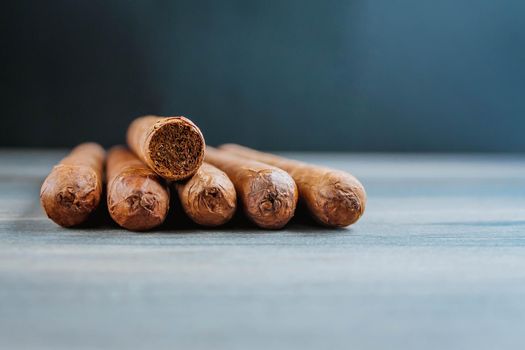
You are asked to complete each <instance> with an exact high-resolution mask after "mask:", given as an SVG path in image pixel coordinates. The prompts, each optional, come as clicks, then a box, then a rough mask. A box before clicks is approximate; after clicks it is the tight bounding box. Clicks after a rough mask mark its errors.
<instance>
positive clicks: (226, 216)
mask: <svg viewBox="0 0 525 350" xmlns="http://www.w3.org/2000/svg"><path fill="white" fill-rule="evenodd" d="M175 187H176V189H177V192H178V194H179V199H180V202H181V205H182V208H183V209H184V211H185V212H186V214H187V215H188V216H189V217H190V218H191V219H192V220H193V221H194V222H196V223H198V224H199V225H203V226H219V225H222V224H225V223H226V222H228V221H229V220H230V219H231V218H232V216H233V214H234V213H235V208H236V206H237V196H236V193H235V188H234V186H233V183H232V182H231V181H230V179H229V178H228V176H227V175H226V174H225V173H224V172H222V171H221V170H219V169H218V168H216V167H214V166H213V165H211V164H208V163H206V162H205V163H202V166H201V167H200V168H199V170H198V171H197V172H196V173H195V175H193V176H192V177H191V178H190V179H188V180H187V181H183V182H177V183H175Z"/></svg>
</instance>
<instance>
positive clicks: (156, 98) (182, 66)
mask: <svg viewBox="0 0 525 350" xmlns="http://www.w3.org/2000/svg"><path fill="white" fill-rule="evenodd" d="M524 14H525V2H524V1H523V0H498V1H496V0H477V1H467V0H440V1H430V0H401V1H391V0H347V1H335V0H323V1H304V0H296V1H246V0H235V1H231V0H225V1H213V0H203V1H198V0H197V1H193V0H187V1H178V0H172V1H146V0H143V1H130V0H103V1H98V0H96V1H94V0H89V1H87V0H85V1H82V0H79V1H66V0H62V1H59V0H58V1H41V0H33V1H25V0H21V1H12V2H10V3H9V4H4V6H3V10H2V11H1V12H0V17H1V26H2V30H1V33H2V34H1V35H2V38H1V39H2V50H1V54H0V60H1V62H0V63H1V65H0V67H1V68H0V72H1V79H0V84H1V85H0V88H1V93H0V99H1V106H2V107H1V116H2V128H1V130H2V135H1V136H2V137H0V146H3V147H64V146H72V145H74V144H76V143H78V142H81V141H85V140H94V141H98V142H101V143H102V144H104V145H105V146H110V145H112V144H115V143H122V142H124V134H125V130H126V127H127V125H128V123H129V122H130V121H131V120H132V119H133V118H134V117H136V116H139V115H143V114H159V115H186V116H188V117H190V118H192V119H193V120H194V121H195V122H196V123H197V124H198V125H199V126H200V127H201V128H202V130H203V132H204V134H205V136H206V138H207V141H208V143H210V144H218V143H223V142H238V143H243V144H246V145H250V146H253V147H257V148H261V149H267V150H319V151H328V150H331V151H409V152H451V151H452V152H487V151H489V152H523V151H525V137H523V134H524V131H525V96H524V94H525V21H524V17H523V16H524Z"/></svg>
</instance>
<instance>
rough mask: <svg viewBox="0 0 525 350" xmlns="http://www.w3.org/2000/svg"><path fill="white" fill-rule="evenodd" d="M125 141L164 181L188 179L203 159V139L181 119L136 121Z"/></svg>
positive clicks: (153, 117) (143, 118) (185, 120)
mask: <svg viewBox="0 0 525 350" xmlns="http://www.w3.org/2000/svg"><path fill="white" fill-rule="evenodd" d="M127 142H128V146H129V148H130V149H131V150H132V151H133V152H134V153H135V154H136V155H137V156H138V157H139V159H140V160H142V162H144V163H145V164H146V165H148V166H149V167H150V168H151V169H153V171H155V172H156V173H157V174H159V175H160V176H162V177H163V178H165V179H167V180H173V181H175V180H182V179H186V178H188V177H190V176H192V175H193V174H195V172H196V171H197V169H198V168H199V167H200V165H201V164H202V161H203V159H204V148H205V142H204V137H203V136H202V133H201V131H200V130H199V128H198V127H197V126H196V125H195V124H194V123H193V122H192V121H191V120H189V119H187V118H184V117H158V116H151V115H149V116H144V117H140V118H137V119H135V120H134V121H133V122H132V123H131V124H130V126H129V128H128V132H127Z"/></svg>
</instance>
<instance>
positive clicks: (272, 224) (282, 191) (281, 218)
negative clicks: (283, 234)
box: [240, 167, 298, 229]
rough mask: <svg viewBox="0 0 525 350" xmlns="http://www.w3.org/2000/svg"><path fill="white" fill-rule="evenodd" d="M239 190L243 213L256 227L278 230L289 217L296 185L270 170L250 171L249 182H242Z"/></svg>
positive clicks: (295, 193)
mask: <svg viewBox="0 0 525 350" xmlns="http://www.w3.org/2000/svg"><path fill="white" fill-rule="evenodd" d="M241 187H242V188H241V189H240V192H243V193H244V194H245V196H244V197H245V203H244V210H245V212H246V214H247V216H248V217H249V218H250V219H251V220H253V222H255V223H256V224H257V225H258V226H260V227H262V228H269V229H279V228H282V227H283V226H284V225H286V224H287V223H288V221H290V219H291V218H292V217H293V215H294V213H295V207H296V205H297V198H298V193H297V186H296V185H295V182H294V181H293V179H292V178H291V177H290V176H289V175H288V174H287V173H286V172H285V171H283V170H281V169H277V168H273V167H272V168H268V169H262V170H258V171H252V172H251V175H250V180H249V181H243V182H242V183H241Z"/></svg>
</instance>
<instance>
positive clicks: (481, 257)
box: [0, 150, 525, 350]
mask: <svg viewBox="0 0 525 350" xmlns="http://www.w3.org/2000/svg"><path fill="white" fill-rule="evenodd" d="M64 154H65V152H48V151H38V150H26V151H17V150H10V151H7V150H6V151H1V152H0V162H1V163H0V164H2V166H1V167H0V348H2V349H95V348H96V349H110V348H111V349H130V348H134V349H152V348H154V349H173V348H180V349H268V348H272V349H320V348H323V349H335V348H355V349H378V348H383V349H385V348H388V349H404V350H405V349H422V348H424V349H443V348H447V349H466V348H476V349H493V348H511V347H513V348H519V347H521V345H522V341H523V335H522V334H523V332H522V331H523V324H524V322H525V298H524V297H523V295H524V293H525V176H524V175H525V158H524V157H519V156H483V155H476V156H462V155H461V156H448V155H433V156H423V155H394V154H392V155H345V154H322V155H321V154H288V155H289V156H290V157H293V158H299V159H304V160H307V161H311V162H314V163H318V164H323V165H327V166H331V167H335V168H340V169H343V170H350V171H352V173H354V174H355V175H356V176H357V177H359V178H360V179H361V180H362V181H363V184H364V185H365V186H366V188H367V191H368V196H369V201H368V208H367V212H366V214H365V216H364V217H363V218H362V219H361V220H360V221H359V222H358V223H356V224H355V225H354V226H352V227H351V228H350V229H336V230H330V229H324V228H321V227H319V226H311V225H310V223H309V222H308V221H307V219H306V218H302V219H301V218H298V219H297V220H296V221H294V222H293V223H291V224H290V225H289V226H288V227H287V228H286V229H285V230H283V231H277V232H267V231H262V230H257V229H256V228H254V227H253V226H251V225H250V224H249V223H243V222H241V224H240V225H238V224H235V225H228V226H226V227H225V228H221V229H211V230H209V229H202V228H199V227H197V226H185V227H180V228H179V229H178V230H173V229H168V228H166V227H163V228H161V229H159V230H158V231H155V232H153V233H148V234H139V235H137V234H136V233H129V232H126V231H124V230H121V229H118V228H117V227H116V226H112V225H111V224H109V222H110V221H107V220H106V219H105V218H104V217H103V216H102V218H101V219H100V224H101V225H102V226H101V227H100V226H95V227H89V226H88V227H83V228H79V229H62V228H60V227H58V226H57V225H55V224H54V223H53V222H51V221H50V220H48V219H47V218H46V217H45V215H44V214H43V213H42V212H41V209H40V207H39V204H38V190H39V186H40V184H41V181H42V180H43V178H44V177H45V175H46V174H47V173H48V172H49V170H50V169H51V167H52V165H53V164H54V163H56V162H57V161H58V160H59V159H60V158H61V157H62V156H63V155H64ZM294 220H295V219H294Z"/></svg>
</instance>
